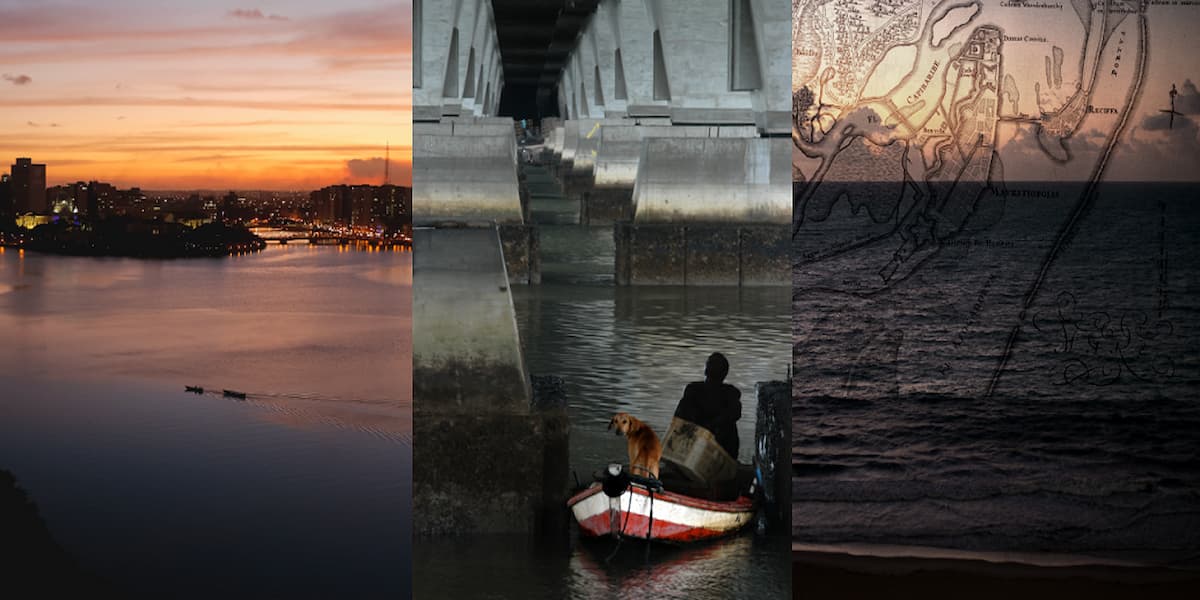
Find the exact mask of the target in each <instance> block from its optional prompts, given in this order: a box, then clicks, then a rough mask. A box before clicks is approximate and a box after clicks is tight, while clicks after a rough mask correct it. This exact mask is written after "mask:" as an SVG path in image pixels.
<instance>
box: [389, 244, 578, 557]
mask: <svg viewBox="0 0 1200 600" xmlns="http://www.w3.org/2000/svg"><path fill="white" fill-rule="evenodd" d="M413 237H414V240H413V398H414V402H413V521H414V523H413V525H414V531H415V532H416V533H417V535H425V536H430V535H457V534H465V533H495V532H522V531H527V532H533V531H537V530H538V529H539V528H540V527H543V523H544V522H545V521H546V516H545V515H546V514H553V513H554V512H561V506H560V503H561V501H562V500H563V498H562V496H563V494H565V491H566V489H567V470H566V462H565V461H566V458H565V456H564V457H560V456H559V455H560V454H562V453H563V452H564V449H565V448H566V445H567V437H568V435H569V424H568V421H567V416H566V411H565V407H564V406H563V405H562V404H555V403H553V402H545V401H543V402H540V403H537V405H536V406H535V397H534V394H533V390H532V387H531V382H530V377H529V374H528V371H527V369H526V366H525V361H524V358H523V355H522V353H521V344H520V337H519V333H518V331H517V323H516V318H515V312H514V310H513V304H512V295H511V292H510V290H509V284H508V279H507V276H506V275H505V269H504V257H503V254H502V249H501V248H502V242H501V239H500V235H499V232H498V231H497V230H496V229H494V228H457V229H451V228H418V229H416V230H415V231H414V236H413Z"/></svg>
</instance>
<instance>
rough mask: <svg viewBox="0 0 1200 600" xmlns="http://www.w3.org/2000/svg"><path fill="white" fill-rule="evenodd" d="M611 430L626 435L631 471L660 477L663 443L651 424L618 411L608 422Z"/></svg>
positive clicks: (636, 473) (635, 473) (656, 477)
mask: <svg viewBox="0 0 1200 600" xmlns="http://www.w3.org/2000/svg"><path fill="white" fill-rule="evenodd" d="M608 428H609V429H610V430H614V429H615V430H616V431H615V433H616V434H617V435H624V436H625V439H626V440H627V446H628V448H629V472H630V473H633V474H634V475H642V476H646V475H649V476H651V477H654V478H655V479H658V461H659V460H660V459H662V443H661V442H659V441H658V436H657V435H655V433H654V430H653V429H650V426H649V425H647V424H645V423H643V422H641V421H639V420H638V419H636V418H634V417H633V416H630V415H629V414H628V413H623V412H621V413H617V414H615V415H613V418H612V420H611V421H609V422H608Z"/></svg>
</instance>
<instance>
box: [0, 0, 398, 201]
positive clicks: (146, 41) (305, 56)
mask: <svg viewBox="0 0 1200 600" xmlns="http://www.w3.org/2000/svg"><path fill="white" fill-rule="evenodd" d="M410 38H411V2H407V1H405V2H373V1H369V0H347V1H346V2H341V3H338V4H337V5H336V6H334V7H332V8H331V7H330V6H329V5H328V4H325V3H317V2H311V1H309V2H286V3H285V2H272V1H267V2H259V3H257V4H256V5H253V6H251V5H247V4H241V3H233V2H217V3H212V4H208V3H205V4H197V3H173V4H171V5H168V6H163V5H162V4H160V3H154V2H148V1H146V0H122V1H120V2H117V3H109V4H106V5H105V6H104V7H93V6H91V5H88V4H86V3H79V2H55V3H37V4H34V3H28V2H20V1H14V0H0V73H2V75H3V79H2V80H0V87H2V88H3V89H4V90H5V93H4V94H2V95H0V108H3V110H2V111H0V132H2V133H0V157H4V160H3V161H2V162H3V163H4V165H5V167H7V165H8V164H10V161H12V160H15V159H16V158H18V157H32V158H33V160H34V162H35V163H40V164H45V165H47V169H46V171H47V179H46V185H47V186H54V185H62V184H69V183H72V182H76V181H91V180H97V181H105V182H108V183H112V184H113V185H116V186H118V187H141V188H144V189H157V190H192V189H205V190H222V189H243V190H245V189H256V190H273V191H296V190H311V189H316V188H320V187H323V186H327V185H334V184H373V185H379V184H381V183H383V182H384V175H385V171H386V172H389V175H390V182H391V183H393V184H396V185H402V186H407V185H410V184H411V164H412V160H411V156H412V150H411V129H412V126H411V114H412V111H411V86H410V82H411V60H410V57H411V43H410ZM389 153H390V166H385V157H386V156H388V155H389ZM6 170H7V169H6Z"/></svg>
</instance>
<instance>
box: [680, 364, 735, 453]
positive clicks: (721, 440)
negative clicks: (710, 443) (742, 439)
mask: <svg viewBox="0 0 1200 600" xmlns="http://www.w3.org/2000/svg"><path fill="white" fill-rule="evenodd" d="M728 374H729V361H728V360H726V358H725V356H724V355H722V354H721V353H720V352H714V353H713V354H712V355H711V356H709V357H708V360H707V361H705V363H704V381H693V382H692V383H689V384H688V385H687V387H686V388H684V390H683V398H682V399H681V400H680V401H679V406H677V407H676V408H675V416H676V417H679V418H680V419H684V420H687V421H691V422H692V423H695V424H697V425H699V426H701V427H703V428H705V429H707V430H709V431H710V432H712V434H713V437H714V438H716V440H717V443H718V444H720V445H721V447H722V448H724V449H725V451H726V452H728V453H729V456H730V457H732V458H733V459H734V460H737V455H738V433H737V421H738V419H740V418H742V403H741V401H740V398H741V397H742V393H741V392H739V391H738V389H737V388H736V387H733V386H732V385H729V384H728V383H725V376H726V375H728Z"/></svg>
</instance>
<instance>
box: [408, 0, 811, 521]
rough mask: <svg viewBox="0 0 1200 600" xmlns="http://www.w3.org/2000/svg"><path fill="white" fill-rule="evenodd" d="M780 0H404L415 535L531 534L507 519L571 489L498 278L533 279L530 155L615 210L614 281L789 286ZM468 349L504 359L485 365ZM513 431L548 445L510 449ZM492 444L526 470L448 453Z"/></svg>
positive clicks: (590, 216) (601, 211)
mask: <svg viewBox="0 0 1200 600" xmlns="http://www.w3.org/2000/svg"><path fill="white" fill-rule="evenodd" d="M790 14H791V8H790V5H789V4H787V2H786V1H785V0H692V1H689V2H673V1H669V0H620V1H615V0H601V1H595V0H583V1H578V0H494V1H489V0H448V1H438V2H432V1H424V0H415V2H414V26H413V32H414V39H413V42H414V53H413V58H414V66H413V118H414V127H413V212H414V224H415V226H416V227H417V230H416V233H415V236H414V238H415V241H414V245H415V247H414V284H413V285H414V297H415V298H414V315H413V318H414V326H415V327H417V328H418V330H414V331H415V333H414V342H415V343H414V347H415V348H416V355H415V356H414V367H415V370H416V373H415V377H416V379H417V383H416V395H415V402H414V410H415V413H416V417H415V423H418V424H419V423H423V422H424V423H438V424H439V425H438V426H436V427H432V428H429V427H424V426H417V427H416V432H415V439H414V465H415V467H414V468H415V470H414V501H415V503H416V504H417V505H418V506H419V507H420V510H417V511H416V512H415V514H416V515H417V518H416V521H417V522H416V523H415V526H416V531H417V533H418V534H434V533H462V532H469V531H475V532H477V531H511V530H529V529H531V528H533V527H535V526H536V525H535V524H536V523H537V519H536V518H533V517H531V518H529V519H523V518H519V517H520V516H521V515H526V516H529V515H532V514H535V513H537V512H538V510H540V509H544V508H547V507H550V506H551V505H554V504H555V503H560V502H561V500H562V498H560V497H558V496H560V495H561V494H560V493H559V492H560V491H565V489H562V490H560V489H558V488H565V472H564V473H561V476H562V480H561V481H560V480H559V479H558V477H559V475H560V474H559V473H558V472H557V470H556V469H557V468H556V467H553V466H552V465H551V462H550V458H549V457H550V456H551V453H549V452H548V451H547V448H552V447H554V448H557V447H560V446H561V447H563V448H565V435H566V434H565V427H561V426H559V425H555V424H556V423H557V424H560V425H561V423H562V420H561V419H563V418H564V417H563V416H562V415H563V413H562V411H561V410H560V409H551V410H549V411H546V410H543V409H540V408H538V409H535V408H533V407H532V406H533V405H534V404H535V403H536V402H535V399H534V398H533V391H532V388H531V386H530V384H529V376H528V372H527V370H526V369H525V366H524V363H523V360H522V359H521V356H520V343H519V342H520V340H519V333H518V331H517V328H516V325H515V313H514V312H513V308H512V298H511V294H510V291H509V290H510V286H512V285H522V284H537V283H538V282H539V281H540V278H539V266H538V265H539V261H538V239H539V238H538V227H537V224H536V223H534V222H532V220H531V218H530V214H531V213H530V210H529V204H528V193H527V192H525V191H524V187H523V185H522V165H523V163H524V162H525V161H528V160H536V161H539V162H543V163H545V164H546V165H548V166H549V167H550V170H551V172H553V173H554V175H555V178H556V180H557V181H558V182H559V184H560V185H561V186H562V189H563V191H564V192H565V198H566V201H568V202H577V203H579V206H580V210H579V211H578V212H579V214H580V215H581V221H582V224H584V225H591V226H605V227H612V228H613V235H614V242H615V244H616V250H617V253H616V254H617V256H616V262H615V264H614V265H613V270H614V274H615V275H616V281H617V283H618V284H620V285H660V284H665V285H788V284H790V265H789V261H788V258H787V257H788V252H789V248H790V235H789V234H790V229H789V226H790V224H791V192H790V190H791V186H790V182H791V144H790V141H789V139H790V138H789V136H790V132H791V114H790V113H791V99H790V98H791V81H790V73H791V66H790V61H791V52H790V43H791V31H790V25H789V24H790V22H791V19H790ZM522 121H523V122H524V125H525V127H524V128H522V127H521V123H522ZM529 136H532V137H534V138H535V143H533V144H529V143H528V137H529ZM519 137H522V138H525V139H524V140H523V141H522V142H521V143H519V142H518V139H519ZM536 138H540V142H541V143H536V141H537V139H536ZM533 149H536V152H533V153H532V154H531V152H530V151H531V150H533ZM468 275H469V276H468ZM464 286H466V287H464ZM470 315H488V319H489V322H488V323H487V326H486V327H483V328H482V329H481V325H480V324H479V323H477V322H476V321H477V318H476V317H474V316H470ZM425 324H429V326H430V327H436V328H437V329H436V332H435V331H433V330H429V331H425V330H424V328H425ZM482 338H486V339H482ZM418 340H419V343H416V342H418ZM479 348H485V349H487V348H507V349H508V350H504V351H503V352H500V351H497V352H496V353H494V354H495V355H494V356H492V355H489V356H479V355H478V353H479ZM485 359H486V360H485ZM481 360H482V361H484V362H488V364H489V365H490V364H492V363H493V362H494V363H496V364H497V365H501V364H502V365H506V366H504V367H503V368H500V367H499V366H498V367H497V368H496V369H491V367H490V366H489V367H488V369H489V371H488V373H489V374H488V375H487V376H486V377H482V376H479V375H478V371H477V369H475V368H473V367H472V365H476V364H479V361H481ZM489 361H490V362H489ZM496 361H499V362H496ZM510 367H511V368H510ZM422 381H428V382H437V385H433V384H431V385H432V387H430V386H425V384H423V383H422ZM438 385H440V386H442V387H438ZM445 386H450V387H445ZM455 386H458V387H455ZM489 423H490V424H492V425H494V427H489ZM505 428H508V429H505ZM512 428H524V429H527V430H529V431H533V432H534V433H535V434H536V435H535V438H536V439H538V440H541V442H540V443H534V444H525V445H522V446H521V448H519V449H518V448H515V447H514V444H513V442H512V438H511V437H505V434H503V433H502V431H509V430H511V429H512ZM456 429H458V430H459V431H458V432H456V431H455V430H456ZM463 431H470V432H471V433H470V435H471V443H470V444H463V443H459V442H460V439H461V435H463V434H462V432H463ZM537 436H541V437H537ZM488 453H490V454H492V455H494V456H497V457H498V456H505V457H506V459H505V460H504V461H503V462H504V463H505V464H520V465H523V467H522V468H523V470H522V472H521V477H519V478H518V477H509V478H503V477H489V478H487V481H488V482H489V483H488V489H487V490H486V493H483V492H484V490H482V489H480V488H479V486H478V485H473V484H472V483H471V481H469V479H470V478H469V477H467V476H466V475H464V474H463V472H462V470H456V465H462V464H466V463H469V462H472V461H476V460H478V459H479V458H480V455H481V454H488ZM497 468H500V466H499V465H497ZM471 473H475V471H471ZM476 475H477V476H479V477H483V475H482V474H479V473H475V475H472V477H474V476H476ZM529 481H544V482H546V484H545V486H544V487H542V488H536V486H534V488H535V489H531V487H530V486H528V485H527V484H528V482H529ZM471 492H474V493H471ZM543 492H545V493H543ZM556 494H558V496H556ZM498 497H499V498H504V499H505V502H504V506H503V509H501V508H500V507H498V506H497V505H498V503H497V502H496V498H498ZM463 514H469V515H472V516H471V518H470V519H463V518H461V515H463Z"/></svg>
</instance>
